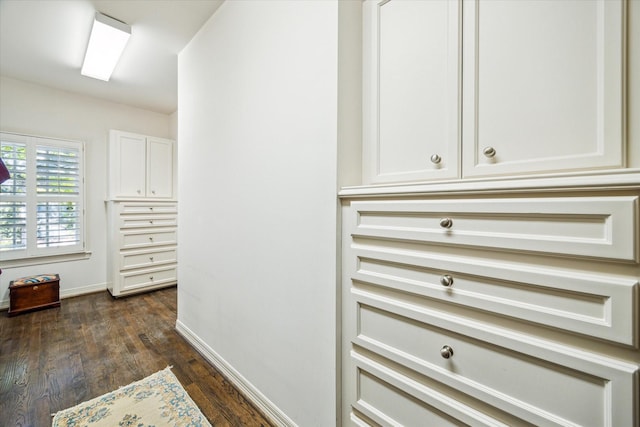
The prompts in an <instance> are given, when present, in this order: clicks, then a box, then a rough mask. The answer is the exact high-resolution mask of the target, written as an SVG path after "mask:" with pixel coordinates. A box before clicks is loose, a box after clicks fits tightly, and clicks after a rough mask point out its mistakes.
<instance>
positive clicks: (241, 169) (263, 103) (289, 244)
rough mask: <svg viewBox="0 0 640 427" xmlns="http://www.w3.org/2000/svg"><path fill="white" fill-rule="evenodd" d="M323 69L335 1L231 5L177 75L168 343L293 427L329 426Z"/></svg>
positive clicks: (331, 383)
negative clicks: (185, 342)
mask: <svg viewBox="0 0 640 427" xmlns="http://www.w3.org/2000/svg"><path fill="white" fill-rule="evenodd" d="M337 56H338V3H337V1H301V2H295V1H251V2H246V1H231V2H225V3H224V4H223V5H222V6H221V7H220V9H219V10H218V11H217V12H216V13H215V14H214V16H213V17H212V18H211V19H210V20H209V22H208V23H207V24H206V25H205V26H204V27H203V28H202V29H201V31H200V32H199V33H198V35H196V37H195V38H194V39H193V40H192V41H191V43H190V44H189V45H188V46H187V47H186V48H185V49H184V50H183V51H182V52H181V54H180V56H179V61H178V64H179V65H178V76H179V77H178V81H179V84H178V94H179V95H178V98H179V105H178V111H179V118H178V139H179V140H180V144H179V148H178V152H179V156H178V157H179V179H178V182H179V194H180V215H179V218H180V219H179V230H180V232H179V244H178V247H179V266H180V267H179V276H178V282H179V285H178V329H179V330H181V331H182V332H183V333H184V334H185V335H189V336H190V339H192V340H194V341H196V342H197V343H198V344H199V345H200V349H201V351H204V352H205V354H206V355H207V356H208V357H209V358H210V360H214V361H216V362H217V363H218V364H219V365H223V366H224V367H225V368H226V369H227V370H228V371H230V372H231V373H232V374H233V375H234V379H235V380H236V381H241V382H243V383H244V385H245V386H246V388H248V389H249V390H250V391H251V392H254V393H256V394H257V395H258V397H260V398H264V400H265V402H266V403H267V404H268V405H271V406H272V408H274V409H275V408H277V409H276V412H278V411H279V414H280V415H283V418H281V422H285V423H287V422H290V421H292V422H294V423H296V424H298V425H300V426H305V427H308V426H322V427H325V426H331V425H335V423H336V401H337V396H336V375H337V373H336V370H337V364H336V340H337V337H336V310H337V307H336V304H337V301H336V268H337V267H336V262H337V261H336V259H337V224H336V221H337V219H336V210H337V197H336V193H337V169H336V168H337V138H338V137H337V133H338V130H337V114H338V110H337V108H338V106H337V105H338V99H337V93H338V87H337V86H338V70H337V61H338V59H337ZM254 397H255V396H254ZM285 414H286V415H285ZM287 417H288V419H287Z"/></svg>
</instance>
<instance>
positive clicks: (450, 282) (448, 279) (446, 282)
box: [440, 274, 453, 287]
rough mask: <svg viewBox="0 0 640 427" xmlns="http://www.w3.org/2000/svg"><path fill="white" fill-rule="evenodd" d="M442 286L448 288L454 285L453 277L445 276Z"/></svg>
mask: <svg viewBox="0 0 640 427" xmlns="http://www.w3.org/2000/svg"><path fill="white" fill-rule="evenodd" d="M440 284H441V285H442V286H446V287H449V286H451V285H453V277H451V276H449V275H448V274H445V275H444V276H442V277H441V278H440Z"/></svg>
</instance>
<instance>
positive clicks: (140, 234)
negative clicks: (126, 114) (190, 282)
mask: <svg viewBox="0 0 640 427" xmlns="http://www.w3.org/2000/svg"><path fill="white" fill-rule="evenodd" d="M175 160H176V159H175V142H174V141H172V140H168V139H164V138H156V137H151V136H146V135H138V134H134V133H130V132H123V131H118V130H113V131H111V132H110V135H109V172H108V173H109V189H108V194H109V198H108V200H107V211H108V212H107V215H108V228H109V233H108V236H109V237H108V252H107V263H108V270H107V288H108V289H109V291H110V292H111V294H112V295H113V296H123V295H128V294H132V293H137V292H142V291H148V290H152V289H157V288H161V287H165V286H171V285H175V284H176V283H177V225H178V219H177V215H178V206H177V200H176V193H175V191H176V190H175V189H176V161H175Z"/></svg>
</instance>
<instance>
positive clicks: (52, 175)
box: [0, 133, 84, 260]
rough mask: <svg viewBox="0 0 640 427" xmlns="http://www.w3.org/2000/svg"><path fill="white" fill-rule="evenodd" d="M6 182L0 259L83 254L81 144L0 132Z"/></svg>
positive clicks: (1, 192) (0, 206)
mask: <svg viewBox="0 0 640 427" xmlns="http://www.w3.org/2000/svg"><path fill="white" fill-rule="evenodd" d="M0 137H1V138H0V155H1V157H2V161H3V162H4V164H5V165H6V167H7V169H8V170H9V173H10V179H8V180H7V181H5V182H4V183H2V184H1V186H0V251H1V252H2V259H3V260H5V259H6V260H9V259H22V258H29V257H36V256H48V255H61V254H67V253H76V252H81V251H83V250H84V197H83V195H84V189H83V187H84V179H83V176H84V172H83V167H84V165H83V162H84V153H83V144H82V143H81V142H76V141H64V140H57V139H51V138H40V137H34V136H28V135H18V134H10V133H1V134H0Z"/></svg>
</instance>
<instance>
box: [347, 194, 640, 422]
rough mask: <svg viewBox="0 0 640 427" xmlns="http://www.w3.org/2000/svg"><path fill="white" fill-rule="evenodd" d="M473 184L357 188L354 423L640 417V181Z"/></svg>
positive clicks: (350, 293)
mask: <svg viewBox="0 0 640 427" xmlns="http://www.w3.org/2000/svg"><path fill="white" fill-rule="evenodd" d="M460 190H461V189H460V188H454V187H452V188H450V189H449V190H445V191H438V192H434V193H433V194H423V195H420V196H415V195H414V196H412V195H404V196H402V197H398V196H393V197H391V196H377V197H370V196H368V197H363V196H359V197H352V198H350V199H347V198H345V202H344V205H343V216H342V220H343V265H342V266H343V278H342V280H343V285H344V286H345V288H344V290H343V304H344V306H343V335H344V339H345V342H344V344H343V345H344V346H345V350H346V351H345V353H344V359H343V375H344V377H343V397H344V399H345V402H344V404H345V414H344V418H343V421H344V423H345V425H350V424H357V425H378V424H379V425H407V426H419V425H420V426H421V425H438V426H444V425H465V424H466V425H474V426H479V425H505V426H515V425H564V426H568V425H571V426H578V425H579V426H618V425H621V426H622V425H625V426H633V425H638V421H639V418H638V409H639V408H638V397H639V393H638V373H639V366H638V363H639V362H640V356H639V353H638V344H639V343H638V339H639V337H638V315H639V308H638V293H639V285H638V281H639V280H640V264H639V263H638V262H639V250H640V249H639V242H638V235H639V233H640V204H639V200H640V184H636V185H631V186H628V189H627V190H620V189H614V188H597V186H596V187H594V188H593V189H591V190H589V191H588V192H587V193H584V191H585V188H584V187H581V188H579V189H578V188H576V189H573V190H571V189H563V190H562V191H555V193H556V194H553V195H549V194H548V192H546V191H543V190H537V191H532V192H531V193H530V194H523V193H522V192H508V191H507V192H505V191H495V192H493V191H483V192H477V193H475V192H469V191H462V192H461V191H460ZM556 190H558V189H556ZM580 193H582V194H580Z"/></svg>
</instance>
